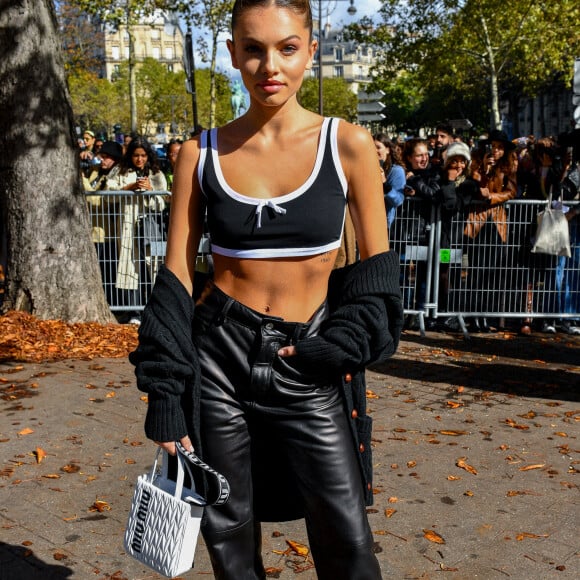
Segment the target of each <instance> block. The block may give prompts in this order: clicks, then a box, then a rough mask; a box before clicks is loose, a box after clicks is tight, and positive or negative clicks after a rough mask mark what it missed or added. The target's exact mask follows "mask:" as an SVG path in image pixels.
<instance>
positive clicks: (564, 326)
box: [559, 320, 580, 334]
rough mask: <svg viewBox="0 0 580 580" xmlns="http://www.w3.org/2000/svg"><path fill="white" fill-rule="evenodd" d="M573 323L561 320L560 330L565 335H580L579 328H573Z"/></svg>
mask: <svg viewBox="0 0 580 580" xmlns="http://www.w3.org/2000/svg"><path fill="white" fill-rule="evenodd" d="M574 322H575V321H570V320H562V321H561V322H560V325H559V326H560V330H561V331H562V332H565V333H566V334H580V326H574Z"/></svg>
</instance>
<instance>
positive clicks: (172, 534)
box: [124, 445, 229, 578]
mask: <svg viewBox="0 0 580 580" xmlns="http://www.w3.org/2000/svg"><path fill="white" fill-rule="evenodd" d="M178 447H179V449H180V452H178V453H177V466H178V467H177V480H176V481H173V480H171V479H169V478H168V476H167V464H168V455H167V452H165V451H163V461H162V468H161V472H160V473H159V471H158V468H157V465H158V460H159V453H160V452H161V448H159V449H158V450H157V455H156V456H155V463H154V464H153V468H152V470H151V473H146V474H144V475H141V476H139V478H138V479H137V485H136V487H135V493H134V495H133V502H132V504H131V511H130V513H129V520H128V522H127V528H126V530H125V541H124V544H125V549H126V550H127V553H128V554H129V555H131V556H132V557H133V558H135V559H137V560H138V561H139V562H141V563H143V564H145V565H146V566H148V567H149V568H152V569H153V570H155V571H156V572H158V573H159V574H163V575H164V576H166V577H168V578H173V577H175V576H179V575H180V574H183V573H184V572H187V571H188V570H190V569H191V568H192V567H193V561H194V557H195V548H196V545H197V537H198V535H199V529H200V524H201V518H202V516H203V509H204V508H203V506H204V505H206V504H207V503H208V502H206V500H205V499H204V498H203V497H201V496H200V495H198V494H197V493H196V491H195V489H194V483H193V481H194V480H193V477H192V475H191V469H190V467H189V461H192V463H194V465H196V466H198V467H201V468H202V469H205V470H206V471H208V472H209V473H210V474H211V475H213V476H214V477H213V479H215V480H216V482H217V485H218V488H219V492H218V500H217V501H214V502H211V503H225V502H226V501H227V499H228V496H229V485H228V483H227V481H226V479H225V478H224V477H223V476H222V475H221V474H219V473H217V472H216V471H215V470H213V469H211V468H210V467H209V466H208V465H206V464H205V463H203V462H202V461H201V460H200V459H199V458H198V457H197V456H196V455H194V454H193V453H189V452H187V451H185V449H184V448H183V447H181V445H179V446H178ZM186 456H187V458H188V459H189V461H188V460H187V459H186V458H185V457H186ZM184 467H185V470H187V472H188V474H189V479H190V481H191V488H187V487H184V486H183V482H184V474H185V471H184Z"/></svg>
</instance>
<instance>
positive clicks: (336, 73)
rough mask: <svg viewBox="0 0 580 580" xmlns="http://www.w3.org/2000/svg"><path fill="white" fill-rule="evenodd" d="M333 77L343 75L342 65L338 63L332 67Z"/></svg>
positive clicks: (339, 77) (341, 76)
mask: <svg viewBox="0 0 580 580" xmlns="http://www.w3.org/2000/svg"><path fill="white" fill-rule="evenodd" d="M334 77H335V78H338V79H341V78H343V77H344V67H343V66H341V65H339V66H335V67H334Z"/></svg>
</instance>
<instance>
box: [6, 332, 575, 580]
mask: <svg viewBox="0 0 580 580" xmlns="http://www.w3.org/2000/svg"><path fill="white" fill-rule="evenodd" d="M368 383H369V384H368V386H369V390H370V391H369V397H370V399H369V405H370V407H371V409H372V412H373V417H374V463H375V482H374V483H375V492H376V494H375V504H374V506H373V507H372V508H370V509H369V518H370V522H371V527H372V529H373V532H374V534H375V538H376V550H377V553H378V557H379V559H380V562H381V565H382V566H383V570H384V577H385V578H387V577H388V578H394V579H419V578H420V579H440V578H445V580H458V579H473V578H483V579H496V578H497V579H505V578H513V579H517V580H527V579H530V580H532V579H533V580H537V579H542V580H543V579H551V578H562V579H568V578H579V577H580V540H579V536H578V523H579V521H580V509H579V499H580V498H579V493H578V492H579V487H578V470H579V468H580V456H579V451H580V442H579V440H578V438H579V436H580V403H579V396H578V395H579V389H580V339H579V338H573V339H572V338H569V337H566V336H563V335H560V334H558V335H556V336H554V337H541V336H538V335H534V336H533V337H518V336H515V335H513V334H502V335H495V336H493V337H490V336H482V335H480V336H474V337H473V338H472V340H469V341H465V340H463V339H462V338H461V337H457V336H451V335H443V334H435V333H428V334H427V336H426V337H420V336H419V335H418V333H413V332H407V333H405V335H404V340H403V342H402V344H401V348H400V350H399V353H398V354H397V355H396V356H395V357H394V358H393V359H392V360H391V361H390V362H389V363H388V364H387V365H385V366H384V367H382V368H377V369H373V370H369V371H368ZM140 394H141V393H139V392H138V391H137V389H136V388H135V387H134V381H133V373H132V367H131V366H130V365H129V364H128V363H127V362H126V361H124V360H118V359H117V360H115V359H98V360H93V361H81V360H67V361H61V362H55V363H45V364H36V363H24V364H20V363H14V362H10V361H4V362H3V363H0V418H1V421H0V451H1V455H0V579H1V580H51V579H56V578H72V579H75V580H86V579H96V580H104V579H112V580H121V579H128V580H137V579H143V580H144V579H155V578H159V576H157V575H156V574H153V573H151V572H149V571H147V570H146V569H144V568H143V567H141V566H140V565H138V564H137V563H136V562H134V561H133V560H132V559H131V558H129V557H128V556H126V555H125V554H124V552H123V546H122V536H123V531H124V525H125V520H126V517H127V513H128V509H129V505H130V501H131V495H132V489H133V484H134V482H135V480H136V478H137V476H138V475H139V474H140V473H142V472H145V471H147V470H148V469H149V467H150V465H151V463H152V459H153V449H154V448H153V446H152V445H151V444H150V443H148V442H147V441H146V440H145V438H144V436H143V432H142V420H143V416H144V413H145V403H144V402H143V401H141V400H140ZM44 454H45V456H43V455H44ZM40 459H41V461H40V462H39V460H40ZM96 502H97V503H96ZM98 502H101V503H98ZM103 502H104V503H103ZM99 508H100V509H99ZM264 537H265V542H264V555H265V562H266V565H267V566H268V567H270V568H271V569H270V571H269V575H270V577H278V578H283V579H289V578H298V579H302V580H309V579H313V578H315V577H316V575H315V574H314V571H313V569H312V568H311V567H310V564H309V561H308V560H305V559H304V558H302V557H299V556H297V555H292V554H283V552H284V551H285V550H287V548H288V544H287V543H286V540H291V541H294V542H300V543H304V544H306V543H307V540H306V535H305V532H304V527H303V524H302V522H295V523H284V524H276V525H273V524H268V525H267V526H265V533H264ZM198 577H209V578H211V577H212V574H211V569H210V566H209V562H208V558H207V554H206V552H205V548H204V546H203V544H202V545H201V546H200V547H199V548H198V553H197V562H196V566H195V569H194V570H193V571H192V572H190V573H188V574H186V575H185V576H184V578H186V579H193V578H198Z"/></svg>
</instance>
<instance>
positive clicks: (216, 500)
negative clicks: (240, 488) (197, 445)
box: [176, 441, 230, 505]
mask: <svg viewBox="0 0 580 580" xmlns="http://www.w3.org/2000/svg"><path fill="white" fill-rule="evenodd" d="M176 446H177V450H178V451H179V453H181V454H182V455H183V456H184V457H187V459H188V460H189V461H190V463H192V464H193V465H194V466H195V467H199V468H200V469H203V470H204V471H205V472H206V476H207V481H208V487H209V490H208V494H207V495H208V496H210V497H206V498H205V499H206V500H207V503H208V504H210V505H222V504H224V503H226V501H228V498H229V497H230V484H229V483H228V480H227V479H226V478H225V477H224V476H223V475H222V474H221V473H218V472H217V471H216V470H215V469H213V467H210V466H209V465H208V464H207V463H204V462H203V461H202V460H201V459H200V458H199V457H198V456H197V455H196V454H195V453H193V452H192V451H188V450H187V449H186V448H185V447H184V446H183V445H182V444H181V443H180V442H179V441H176ZM210 494H211V495H210Z"/></svg>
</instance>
